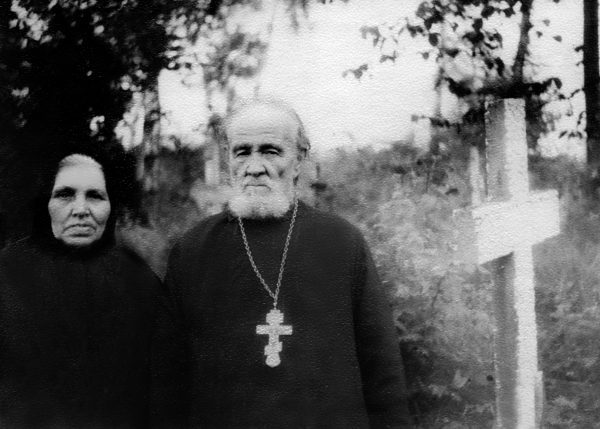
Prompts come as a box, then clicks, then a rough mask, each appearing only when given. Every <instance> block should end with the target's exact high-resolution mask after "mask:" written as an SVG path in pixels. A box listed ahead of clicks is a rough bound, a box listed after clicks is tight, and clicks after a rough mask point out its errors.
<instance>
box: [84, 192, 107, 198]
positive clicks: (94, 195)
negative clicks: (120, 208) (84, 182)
mask: <svg viewBox="0 0 600 429" xmlns="http://www.w3.org/2000/svg"><path fill="white" fill-rule="evenodd" d="M87 196H88V198H90V199H92V200H105V199H106V198H105V197H104V194H102V193H101V192H98V191H91V192H88V194H87Z"/></svg>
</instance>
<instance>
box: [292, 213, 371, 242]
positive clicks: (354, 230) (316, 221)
mask: <svg viewBox="0 0 600 429" xmlns="http://www.w3.org/2000/svg"><path fill="white" fill-rule="evenodd" d="M304 217H305V218H306V219H307V222H308V223H309V225H310V227H311V228H313V229H314V230H315V232H317V233H318V234H325V235H326V236H334V237H336V240H340V239H342V238H348V239H351V240H352V241H354V242H362V241H363V240H364V239H363V234H362V232H361V231H360V230H359V229H358V227H357V226H356V225H354V224H352V223H351V222H350V221H348V220H347V219H345V218H344V217H342V216H340V215H338V214H336V213H332V212H326V211H323V210H320V209H318V208H315V207H312V206H308V205H305V212H304Z"/></svg>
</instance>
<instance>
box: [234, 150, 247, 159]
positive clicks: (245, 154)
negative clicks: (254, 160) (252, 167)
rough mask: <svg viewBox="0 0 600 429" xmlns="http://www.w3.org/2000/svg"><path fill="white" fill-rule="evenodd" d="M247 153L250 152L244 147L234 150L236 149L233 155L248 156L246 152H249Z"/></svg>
mask: <svg viewBox="0 0 600 429" xmlns="http://www.w3.org/2000/svg"><path fill="white" fill-rule="evenodd" d="M249 153H250V152H249V151H248V150H246V149H244V150H236V151H235V152H234V153H233V155H234V156H235V157H236V158H239V157H242V156H248V154H249Z"/></svg>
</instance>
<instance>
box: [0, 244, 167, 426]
mask: <svg viewBox="0 0 600 429" xmlns="http://www.w3.org/2000/svg"><path fill="white" fill-rule="evenodd" d="M158 290H159V283H158V280H157V278H156V276H155V275H154V274H153V273H152V271H151V270H150V269H149V268H148V267H147V266H146V264H145V263H144V262H143V261H142V260H141V259H139V258H137V257H136V256H135V255H134V254H133V253H131V252H128V251H126V250H123V249H120V248H118V247H115V246H113V245H111V244H106V245H100V246H96V247H94V248H93V249H88V250H87V251H73V250H71V249H68V248H66V247H64V246H62V245H60V244H59V243H58V242H56V241H55V242H52V241H48V240H46V241H45V240H38V241H36V240H34V239H27V240H24V241H22V242H20V243H17V244H15V245H13V246H11V247H9V248H8V249H6V250H5V251H4V252H2V254H1V255H0V427H7V428H29V427H31V428H43V427H60V428H88V427H90V428H100V427H111V428H116V427H119V428H121V427H123V428H133V427H145V426H146V416H147V413H148V410H147V406H148V405H147V403H148V400H147V399H148V398H147V394H148V391H149V386H148V383H149V381H148V351H149V347H150V339H151V329H152V322H153V315H154V301H155V296H156V293H157V292H158Z"/></svg>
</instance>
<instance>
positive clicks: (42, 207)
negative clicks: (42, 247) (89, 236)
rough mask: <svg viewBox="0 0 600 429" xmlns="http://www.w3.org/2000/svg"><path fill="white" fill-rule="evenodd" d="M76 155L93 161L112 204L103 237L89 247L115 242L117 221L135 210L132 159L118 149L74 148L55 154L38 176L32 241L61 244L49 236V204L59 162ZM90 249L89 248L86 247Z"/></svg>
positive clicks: (135, 197) (136, 191)
mask: <svg viewBox="0 0 600 429" xmlns="http://www.w3.org/2000/svg"><path fill="white" fill-rule="evenodd" d="M73 154H79V155H84V156H87V157H90V158H92V159H93V160H94V161H96V162H97V163H98V164H99V165H100V166H101V167H102V172H103V173H104V180H105V183H106V192H107V194H108V198H109V200H110V204H111V210H110V215H109V217H108V220H107V222H106V228H105V230H104V233H103V234H102V237H101V238H100V239H99V240H98V241H96V242H95V243H94V244H93V245H92V246H91V247H93V248H97V247H103V246H106V245H112V244H114V242H115V228H116V223H117V220H118V219H119V218H120V217H122V216H124V215H125V213H127V212H129V211H134V212H135V210H136V208H137V207H136V204H135V203H136V202H137V201H138V198H137V197H138V194H139V193H138V189H137V184H136V182H135V179H134V165H133V162H132V161H133V160H132V158H131V157H130V156H128V155H127V154H126V153H125V152H124V151H123V150H120V148H113V150H112V151H109V150H107V149H106V148H103V147H100V146H99V145H77V146H76V147H69V148H65V149H64V150H62V151H60V153H57V154H55V156H53V157H52V159H50V160H49V161H48V163H47V164H46V167H45V168H44V171H42V172H41V175H40V184H39V188H38V189H39V192H38V193H37V195H36V197H35V199H34V201H33V226H32V233H31V238H32V239H33V240H34V241H37V242H40V243H42V244H49V245H61V243H62V242H60V241H59V240H57V239H56V238H55V237H54V235H53V234H52V228H51V219H50V213H49V212H48V201H49V200H50V196H51V194H52V188H53V187H54V182H55V179H56V176H57V174H58V171H59V164H60V162H61V161H62V160H63V159H64V158H66V157H67V156H69V155H73ZM88 247H89V246H88Z"/></svg>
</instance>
